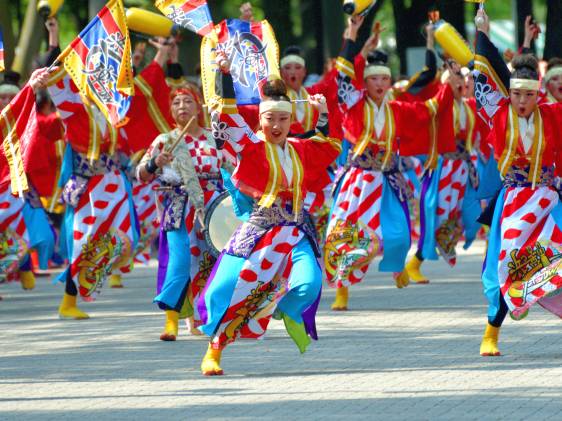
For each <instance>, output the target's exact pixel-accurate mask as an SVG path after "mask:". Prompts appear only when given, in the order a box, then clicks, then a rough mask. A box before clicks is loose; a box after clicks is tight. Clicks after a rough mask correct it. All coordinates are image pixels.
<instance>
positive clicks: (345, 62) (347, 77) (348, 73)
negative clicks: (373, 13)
mask: <svg viewBox="0 0 562 421" xmlns="http://www.w3.org/2000/svg"><path fill="white" fill-rule="evenodd" d="M362 23H363V18H362V17H360V16H353V17H351V18H349V20H348V28H347V29H346V33H345V38H344V41H343V46H342V50H341V52H340V54H339V56H338V58H337V60H336V69H337V70H338V75H337V77H336V81H337V85H338V102H339V104H340V107H341V108H342V110H343V111H344V112H345V111H346V110H348V109H350V108H351V107H353V106H354V105H355V104H357V103H358V102H359V100H360V99H361V97H362V95H363V92H362V91H360V90H358V89H357V88H356V87H355V86H354V85H353V80H355V67H354V60H355V56H356V55H357V52H358V45H357V43H356V39H357V32H358V31H359V28H360V27H361V24H362Z"/></svg>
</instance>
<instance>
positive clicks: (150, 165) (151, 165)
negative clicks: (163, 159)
mask: <svg viewBox="0 0 562 421" xmlns="http://www.w3.org/2000/svg"><path fill="white" fill-rule="evenodd" d="M144 169H145V170H146V171H147V172H148V173H150V174H154V173H155V172H156V171H157V170H158V165H156V157H153V158H151V159H150V161H148V162H147V163H146V166H145V167H144Z"/></svg>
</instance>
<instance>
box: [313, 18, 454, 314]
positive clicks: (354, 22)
mask: <svg viewBox="0 0 562 421" xmlns="http://www.w3.org/2000/svg"><path fill="white" fill-rule="evenodd" d="M362 22H363V19H362V18H360V17H353V18H350V21H349V28H348V31H347V34H348V38H347V39H345V41H344V47H343V49H342V53H341V54H340V57H338V61H337V67H338V70H339V76H338V80H339V86H340V98H339V100H340V103H341V104H342V106H343V107H344V109H345V111H346V113H345V114H346V120H345V122H344V129H345V131H346V139H349V140H350V142H351V143H353V144H354V148H353V151H350V156H349V159H348V162H349V164H348V171H346V172H345V173H344V175H343V177H342V178H341V179H340V180H339V181H338V182H337V189H336V192H335V203H334V206H333V208H332V215H331V220H330V222H329V226H328V235H327V240H326V245H325V250H324V263H325V268H326V276H327V279H328V282H329V284H330V285H333V286H335V287H337V291H336V299H335V301H334V303H333V305H332V309H333V310H347V304H348V287H349V286H350V285H352V284H355V283H358V282H361V280H362V279H363V278H364V276H365V273H366V272H367V269H368V267H369V265H370V263H371V262H372V260H373V259H374V258H375V257H376V256H377V255H378V254H381V252H382V251H383V250H384V254H383V259H382V261H381V263H380V265H379V270H380V271H384V272H394V279H395V282H396V286H397V287H398V288H402V287H405V286H407V285H408V283H409V279H408V274H407V273H406V271H405V270H404V261H405V258H406V254H407V253H408V249H409V247H410V227H409V214H408V206H407V199H408V190H407V188H406V181H405V180H404V178H403V176H402V174H401V173H400V172H399V171H398V167H397V160H398V159H397V158H398V152H400V154H401V155H417V154H425V153H427V152H428V150H429V144H430V134H431V133H433V134H434V135H435V134H436V133H435V132H436V127H435V122H434V120H433V116H434V115H435V113H436V112H437V111H438V110H439V109H440V108H445V107H450V106H451V105H452V94H451V89H450V88H449V87H448V85H446V86H443V87H442V88H441V90H440V91H439V93H438V95H437V96H436V97H435V98H433V99H431V100H429V101H427V102H426V103H423V102H401V101H389V100H388V97H387V93H388V91H389V89H390V88H391V75H390V69H389V68H388V66H387V65H386V54H384V53H382V52H376V53H375V54H374V55H373V56H371V58H370V63H369V65H368V66H367V67H366V68H365V70H364V75H363V77H364V80H365V86H366V90H364V91H358V90H357V89H355V87H354V85H353V79H354V78H355V72H354V66H353V64H352V63H353V58H354V56H355V51H356V50H357V46H356V43H355V39H356V36H357V31H358V30H359V27H360V26H361V24H362ZM428 35H429V36H432V34H431V32H430V33H429V34H428ZM430 129H432V130H430ZM398 138H400V146H399V145H398V141H397V139H398ZM430 152H431V155H432V156H434V155H436V154H437V152H438V147H437V144H436V142H434V143H433V144H432V149H431V151H430Z"/></svg>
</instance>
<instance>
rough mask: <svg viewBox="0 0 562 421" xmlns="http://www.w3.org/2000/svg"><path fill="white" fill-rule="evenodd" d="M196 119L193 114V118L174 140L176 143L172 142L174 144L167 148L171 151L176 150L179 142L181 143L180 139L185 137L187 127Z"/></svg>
mask: <svg viewBox="0 0 562 421" xmlns="http://www.w3.org/2000/svg"><path fill="white" fill-rule="evenodd" d="M194 119H195V116H191V119H190V120H189V121H188V122H187V124H186V125H185V127H184V128H183V129H182V130H181V132H180V134H179V136H178V138H177V139H176V140H175V141H174V143H172V146H170V147H168V148H166V149H167V150H168V152H169V153H172V152H174V149H176V146H178V143H180V140H182V139H183V137H184V136H185V134H186V133H187V129H188V128H189V126H190V124H191V123H192V122H193V120H194Z"/></svg>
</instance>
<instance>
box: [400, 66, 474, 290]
mask: <svg viewBox="0 0 562 421" xmlns="http://www.w3.org/2000/svg"><path fill="white" fill-rule="evenodd" d="M450 67H451V70H452V71H453V72H455V73H456V74H457V75H458V78H457V82H456V83H455V85H454V86H453V95H454V105H453V109H452V110H451V112H450V115H444V113H440V115H439V119H440V121H442V122H444V121H445V119H449V120H450V121H451V122H452V127H453V128H454V129H453V130H452V131H450V132H448V131H441V132H440V137H441V139H443V141H444V142H443V143H444V144H445V145H446V146H444V147H445V149H446V150H447V151H448V152H446V153H444V154H442V155H441V156H439V158H438V161H437V163H436V164H437V165H436V166H435V168H431V169H430V170H429V171H426V173H425V175H424V177H423V180H422V187H421V191H422V193H421V197H420V211H421V212H420V215H421V216H420V222H421V235H420V239H419V242H418V250H417V252H416V254H415V255H414V256H412V257H411V258H410V260H409V261H408V263H407V264H406V269H407V271H408V275H409V276H410V279H412V280H413V281H414V282H416V283H428V282H429V280H428V279H427V277H426V276H424V275H423V274H422V273H421V270H420V267H421V265H422V263H423V261H424V259H430V260H437V259H438V253H439V254H440V255H441V256H442V257H443V259H444V260H445V261H446V262H447V263H448V264H449V265H450V266H454V265H455V263H456V251H455V249H456V246H457V243H458V242H459V241H460V239H461V237H463V236H464V238H465V244H464V248H465V249H467V248H468V247H469V246H470V245H471V244H472V242H473V241H474V238H475V237H476V234H477V232H478V230H479V228H480V224H479V223H478V222H477V219H478V216H479V215H480V213H481V212H482V209H481V206H480V200H479V198H478V196H477V189H478V187H479V178H478V170H477V160H478V155H477V153H476V149H475V148H474V144H475V143H476V141H477V139H478V136H477V133H478V130H477V126H478V120H477V118H476V117H477V116H476V101H475V100H474V99H468V98H467V97H466V95H467V89H468V86H467V84H466V80H465V75H464V74H463V72H462V69H461V67H460V66H459V65H458V64H457V63H456V62H454V61H452V60H450ZM443 76H444V78H443V80H445V79H446V77H447V76H448V75H447V72H445V73H444V75H443Z"/></svg>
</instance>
